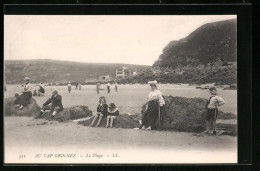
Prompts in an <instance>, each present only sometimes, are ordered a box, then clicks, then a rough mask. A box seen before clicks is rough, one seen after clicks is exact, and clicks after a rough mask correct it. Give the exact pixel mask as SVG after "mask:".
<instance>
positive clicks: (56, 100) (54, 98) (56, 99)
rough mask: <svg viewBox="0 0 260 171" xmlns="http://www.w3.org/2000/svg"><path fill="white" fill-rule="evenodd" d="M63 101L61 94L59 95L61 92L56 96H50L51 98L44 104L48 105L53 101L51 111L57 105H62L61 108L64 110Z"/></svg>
mask: <svg viewBox="0 0 260 171" xmlns="http://www.w3.org/2000/svg"><path fill="white" fill-rule="evenodd" d="M61 101H62V97H61V95H59V94H58V95H56V96H54V95H52V96H51V98H49V99H48V100H47V101H46V102H45V103H44V104H43V106H47V105H48V104H50V103H51V111H53V110H54V108H55V107H56V106H58V107H60V110H61V111H62V110H63V105H62V102H61Z"/></svg>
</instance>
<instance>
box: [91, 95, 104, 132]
mask: <svg viewBox="0 0 260 171" xmlns="http://www.w3.org/2000/svg"><path fill="white" fill-rule="evenodd" d="M107 109H108V105H107V104H106V98H105V97H104V96H102V97H100V98H99V104H98V106H97V115H96V116H95V117H94V119H93V121H92V123H91V124H90V125H89V126H91V127H92V126H93V125H94V123H95V121H96V120H97V118H98V117H99V120H98V123H97V124H96V126H95V127H98V126H99V124H100V121H101V120H102V118H103V116H104V117H106V116H107Z"/></svg>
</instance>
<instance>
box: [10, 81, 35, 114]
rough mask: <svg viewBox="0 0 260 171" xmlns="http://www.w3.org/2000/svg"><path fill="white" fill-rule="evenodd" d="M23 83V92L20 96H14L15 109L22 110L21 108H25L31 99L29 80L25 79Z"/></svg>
mask: <svg viewBox="0 0 260 171" xmlns="http://www.w3.org/2000/svg"><path fill="white" fill-rule="evenodd" d="M24 81H25V85H24V91H23V92H22V94H21V95H18V96H16V99H15V101H14V103H15V104H16V106H15V107H16V108H18V107H19V109H23V107H25V106H27V105H28V104H29V103H30V100H31V98H32V85H31V83H30V78H29V77H25V78H24Z"/></svg>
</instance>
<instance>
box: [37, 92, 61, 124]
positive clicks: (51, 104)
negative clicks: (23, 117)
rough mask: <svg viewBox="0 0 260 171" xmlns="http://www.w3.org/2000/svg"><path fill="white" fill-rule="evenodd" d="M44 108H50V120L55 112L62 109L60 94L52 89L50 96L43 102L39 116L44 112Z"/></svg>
mask: <svg viewBox="0 0 260 171" xmlns="http://www.w3.org/2000/svg"><path fill="white" fill-rule="evenodd" d="M45 110H51V113H52V115H51V120H52V119H53V118H54V117H55V115H56V114H57V113H59V112H60V111H62V110H63V105H62V96H61V95H59V93H58V91H57V90H54V91H53V92H52V96H51V97H50V98H49V99H48V100H47V101H46V102H45V103H44V104H43V106H42V109H41V111H40V115H39V117H40V116H41V115H42V114H43V113H44V112H45Z"/></svg>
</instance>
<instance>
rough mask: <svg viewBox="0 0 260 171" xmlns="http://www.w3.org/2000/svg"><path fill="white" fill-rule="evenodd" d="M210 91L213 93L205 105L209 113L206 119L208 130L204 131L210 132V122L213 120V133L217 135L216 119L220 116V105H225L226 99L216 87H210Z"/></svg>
mask: <svg viewBox="0 0 260 171" xmlns="http://www.w3.org/2000/svg"><path fill="white" fill-rule="evenodd" d="M209 93H210V94H211V96H210V98H209V100H208V102H207V103H206V106H205V108H206V110H207V115H206V119H205V121H206V131H204V133H206V134H208V133H209V127H210V122H212V127H213V128H212V129H213V133H212V134H213V135H216V120H217V117H218V106H222V105H224V104H225V101H224V100H223V99H222V98H221V97H219V96H218V93H217V89H216V88H215V87H210V88H209Z"/></svg>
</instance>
